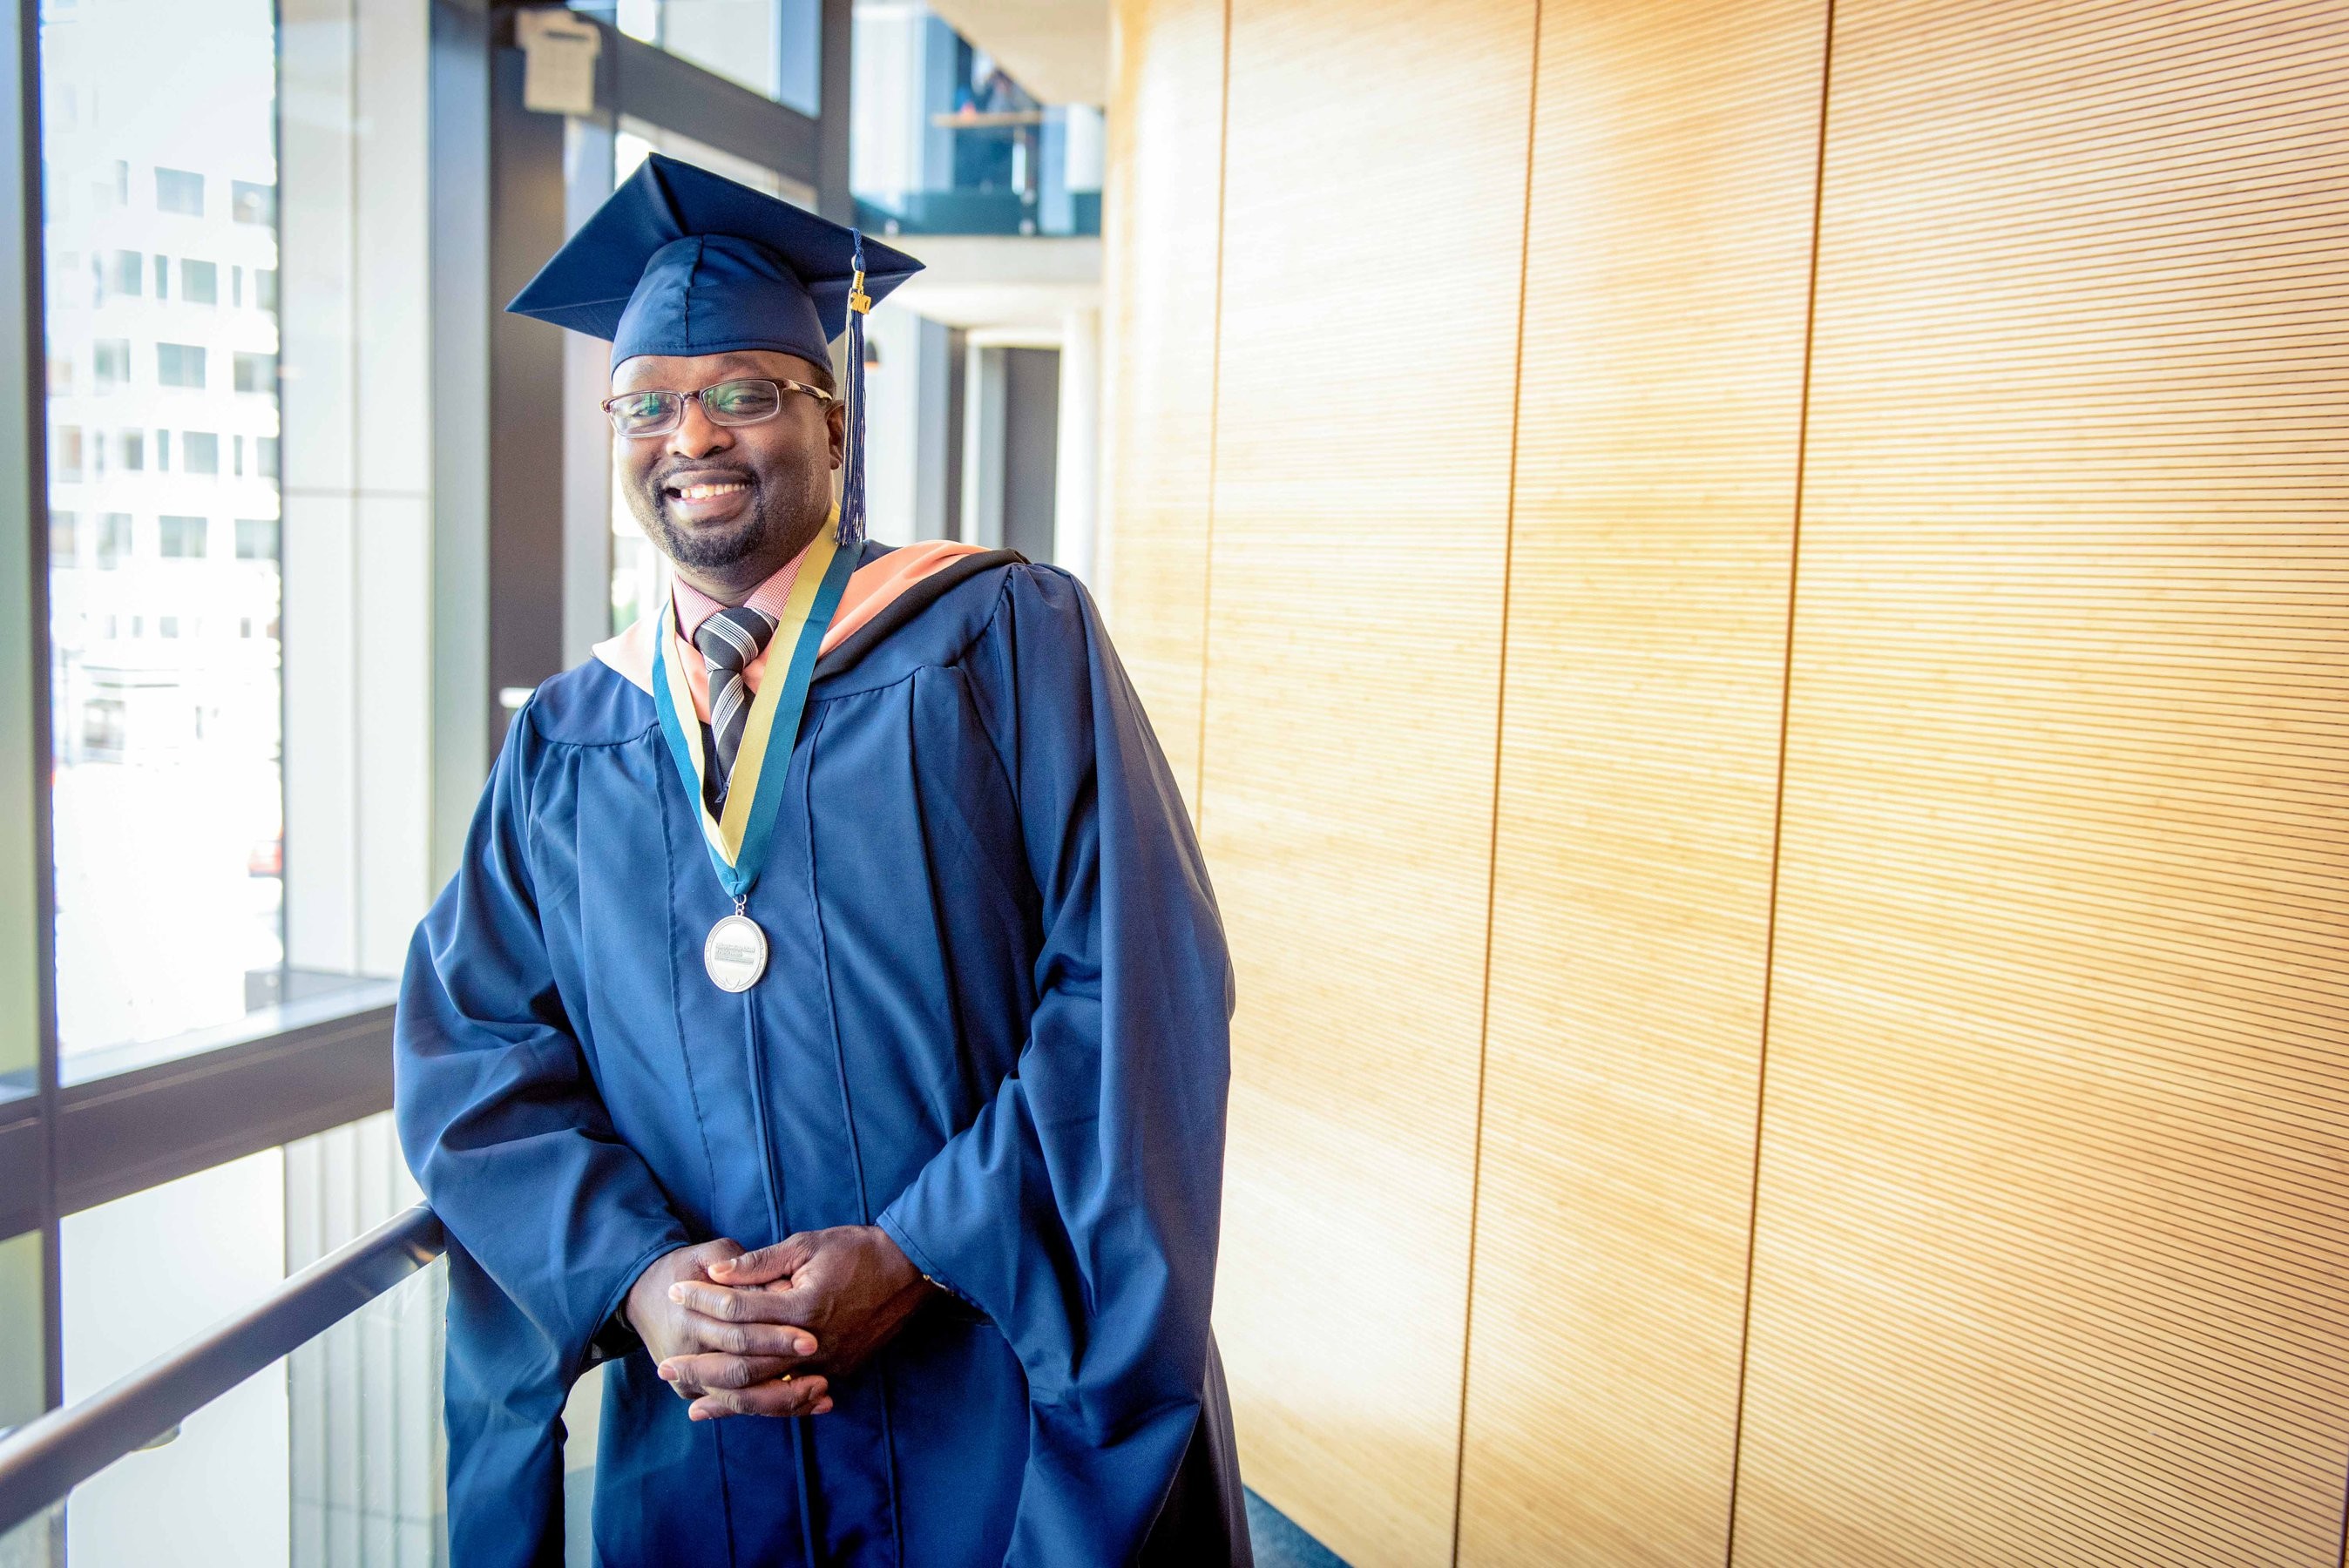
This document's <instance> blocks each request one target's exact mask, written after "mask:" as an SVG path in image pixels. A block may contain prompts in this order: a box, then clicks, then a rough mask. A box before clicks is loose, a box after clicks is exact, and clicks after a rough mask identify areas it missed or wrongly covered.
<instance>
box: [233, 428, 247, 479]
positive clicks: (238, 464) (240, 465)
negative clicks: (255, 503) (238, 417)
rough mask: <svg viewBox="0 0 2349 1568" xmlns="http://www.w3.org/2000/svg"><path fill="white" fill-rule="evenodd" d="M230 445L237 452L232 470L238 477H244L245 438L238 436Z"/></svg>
mask: <svg viewBox="0 0 2349 1568" xmlns="http://www.w3.org/2000/svg"><path fill="white" fill-rule="evenodd" d="M230 445H231V446H232V447H233V449H234V450H235V452H236V459H235V462H234V464H233V467H232V468H231V469H230V471H231V472H233V473H234V474H235V475H236V477H237V478H239V479H243V477H244V438H243V436H238V437H236V438H234V439H233V441H232V442H231V443H230Z"/></svg>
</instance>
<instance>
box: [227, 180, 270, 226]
mask: <svg viewBox="0 0 2349 1568" xmlns="http://www.w3.org/2000/svg"><path fill="white" fill-rule="evenodd" d="M228 203H229V216H231V217H232V218H234V219H235V220H236V221H237V222H240V223H274V222H277V187H275V186H274V185H256V184H254V182H253V181H250V180H232V181H229V183H228Z"/></svg>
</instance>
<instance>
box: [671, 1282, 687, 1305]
mask: <svg viewBox="0 0 2349 1568" xmlns="http://www.w3.org/2000/svg"><path fill="white" fill-rule="evenodd" d="M668 1298H669V1300H671V1301H683V1300H684V1299H685V1286H683V1285H681V1284H673V1285H671V1286H669V1287H668Z"/></svg>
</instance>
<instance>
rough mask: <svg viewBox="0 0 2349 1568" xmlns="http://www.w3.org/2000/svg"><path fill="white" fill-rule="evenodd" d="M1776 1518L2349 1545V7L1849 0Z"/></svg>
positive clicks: (1838, 117) (1774, 1263) (1784, 1046)
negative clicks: (2344, 1538) (2347, 503)
mask: <svg viewBox="0 0 2349 1568" xmlns="http://www.w3.org/2000/svg"><path fill="white" fill-rule="evenodd" d="M1828 126H1829V129H1828V137H1827V150H1828V159H1827V166H1826V187H1825V189H1826V205H1825V212H1824V227H1823V231H1822V244H1821V252H1820V276H1819V307H1818V321H1817V338H1816V349H1815V358H1814V366H1813V375H1814V386H1813V393H1812V405H1811V416H1810V445H1809V460H1808V465H1807V473H1806V485H1805V492H1804V501H1803V521H1802V542H1801V563H1800V568H1799V571H1800V582H1799V586H1798V598H1797V609H1796V613H1795V660H1794V665H1793V671H1794V686H1793V707H1792V717H1791V727H1790V754H1789V758H1788V762H1787V776H1786V804H1785V849H1784V859H1783V862H1782V868H1781V872H1780V895H1779V896H1780V913H1779V934H1778V947H1777V961H1776V965H1775V1000H1774V1003H1773V1007H1772V1018H1771V1026H1770V1038H1769V1066H1768V1088H1767V1090H1766V1098H1767V1107H1766V1116H1767V1121H1766V1126H1765V1135H1764V1144H1763V1160H1762V1189H1761V1194H1760V1206H1759V1214H1760V1220H1759V1235H1758V1253H1757V1264H1756V1267H1757V1275H1756V1279H1755V1283H1754V1306H1753V1312H1754V1323H1753V1343H1752V1367H1751V1372H1750V1375H1749V1379H1748V1388H1747V1394H1746V1405H1747V1408H1746V1430H1745V1453H1744V1472H1743V1476H1742V1479H1741V1485H1740V1491H1739V1498H1738V1519H1737V1560H1738V1561H1739V1562H1740V1563H1753V1564H1764V1563H1772V1564H1775V1563H1933V1564H1937V1565H1945V1568H1946V1565H1953V1564H1961V1563H1983V1564H1990V1563H2001V1564H2006V1563H2292V1564H2300V1565H2302V1568H2335V1565H2336V1564H2337V1563H2339V1562H2340V1553H2341V1528H2342V1496H2343V1479H2344V1456H2349V973H2344V954H2349V923H2344V913H2349V832H2344V827H2349V810H2344V808H2349V779H2344V774H2343V764H2344V760H2349V748H2344V739H2349V620H2345V619H2344V615H2343V613H2342V612H2343V598H2344V588H2349V534H2344V517H2343V506H2344V496H2349V426H2344V419H2343V413H2344V401H2343V392H2344V388H2349V295H2344V291H2343V289H2342V285H2341V277H2342V271H2341V268H2342V263H2343V261H2344V259H2349V199H2344V194H2343V186H2342V183H2341V177H2340V172H2339V164H2340V158H2341V150H2342V148H2343V146H2344V133H2349V8H2344V6H2342V5H2337V4H2335V5H2286V4H2261V5H2242V4H2178V5H2159V6H2146V5H2061V6H2051V5H2036V4H2033V3H2031V0H2003V3H1997V4H1992V3H1986V0H1964V3H1962V4H1961V3H1959V0H1841V3H1840V4H1838V5H1837V20H1836V41H1835V60H1834V85H1833V96H1832V102H1831V106H1830V110H1829V120H1828Z"/></svg>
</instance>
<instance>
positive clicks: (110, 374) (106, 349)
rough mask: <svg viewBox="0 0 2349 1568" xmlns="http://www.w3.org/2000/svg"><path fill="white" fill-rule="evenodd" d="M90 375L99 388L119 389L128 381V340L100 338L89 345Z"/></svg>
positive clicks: (122, 338)
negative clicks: (93, 377) (94, 378)
mask: <svg viewBox="0 0 2349 1568" xmlns="http://www.w3.org/2000/svg"><path fill="white" fill-rule="evenodd" d="M89 368H90V373H91V374H92V375H93V376H95V377H97V378H98V386H99V387H119V386H121V385H122V384H123V383H124V382H126V381H128V380H129V379H130V340H129V338H127V337H101V338H99V339H98V341H97V342H96V343H93V344H91V345H90V353H89Z"/></svg>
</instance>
